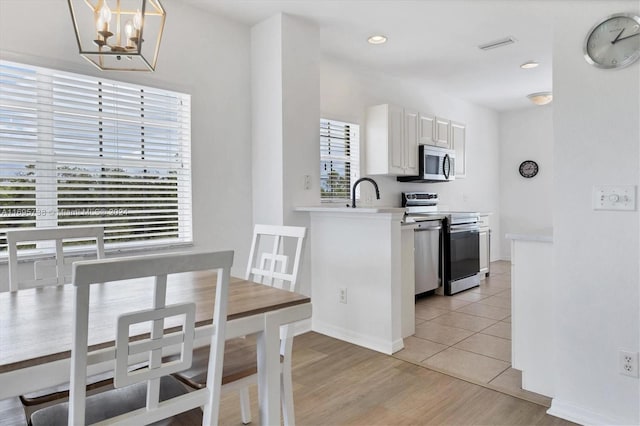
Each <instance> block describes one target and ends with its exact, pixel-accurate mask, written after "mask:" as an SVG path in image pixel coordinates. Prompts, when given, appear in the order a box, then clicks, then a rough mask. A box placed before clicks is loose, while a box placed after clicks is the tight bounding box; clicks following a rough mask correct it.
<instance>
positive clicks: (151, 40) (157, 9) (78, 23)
mask: <svg viewBox="0 0 640 426" xmlns="http://www.w3.org/2000/svg"><path fill="white" fill-rule="evenodd" d="M68 2H69V10H70V11H71V19H72V20H73V26H74V29H75V31H76V39H77V41H78V49H79V50H80V54H81V55H82V56H83V57H84V58H85V59H87V60H88V61H89V62H91V63H92V64H93V65H95V66H96V67H98V68H100V69H101V70H119V71H154V70H155V68H156V61H157V60H158V51H159V50H160V40H161V39H162V30H163V29H164V21H165V18H166V12H165V10H164V9H163V7H162V5H161V4H160V0H68Z"/></svg>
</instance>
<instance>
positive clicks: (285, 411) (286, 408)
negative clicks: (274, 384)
mask: <svg viewBox="0 0 640 426" xmlns="http://www.w3.org/2000/svg"><path fill="white" fill-rule="evenodd" d="M280 393H281V395H280V397H281V399H282V416H283V417H284V419H283V420H284V425H285V426H295V424H296V418H295V415H294V412H293V383H292V382H291V370H289V369H286V368H285V369H284V370H283V371H282V375H281V378H280Z"/></svg>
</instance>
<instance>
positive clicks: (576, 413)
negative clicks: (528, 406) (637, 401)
mask: <svg viewBox="0 0 640 426" xmlns="http://www.w3.org/2000/svg"><path fill="white" fill-rule="evenodd" d="M547 414H549V415H551V416H556V417H560V418H561V419H565V420H569V421H570V422H574V423H578V424H582V425H623V424H630V422H629V421H624V420H622V419H616V418H613V417H609V416H606V415H603V414H600V413H596V412H595V411H592V410H590V409H589V408H585V407H582V406H579V405H576V404H573V403H571V402H567V401H559V400H558V398H553V400H552V401H551V408H549V409H548V410H547Z"/></svg>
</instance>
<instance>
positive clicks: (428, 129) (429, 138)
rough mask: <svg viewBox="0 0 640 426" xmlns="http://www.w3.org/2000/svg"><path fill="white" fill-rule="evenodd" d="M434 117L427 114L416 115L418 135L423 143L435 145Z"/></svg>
mask: <svg viewBox="0 0 640 426" xmlns="http://www.w3.org/2000/svg"><path fill="white" fill-rule="evenodd" d="M434 132H435V117H434V116H433V115H429V114H423V113H420V114H419V115H418V137H419V140H420V143H421V144H423V145H435V141H434Z"/></svg>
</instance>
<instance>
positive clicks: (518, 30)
mask: <svg viewBox="0 0 640 426" xmlns="http://www.w3.org/2000/svg"><path fill="white" fill-rule="evenodd" d="M186 2H188V3H190V4H192V5H193V6H196V7H198V8H202V9H206V10H209V11H211V12H213V13H216V14H218V15H223V16H227V17H229V18H231V19H233V20H236V21H239V22H242V23H245V24H248V25H253V24H255V23H257V22H260V21H262V20H264V19H266V18H268V17H270V16H272V15H274V14H276V13H278V12H284V13H289V14H292V15H298V16H301V17H305V18H307V19H310V20H313V21H315V22H317V23H318V25H319V27H320V40H321V41H320V44H321V49H322V53H323V54H324V55H328V56H332V57H336V58H338V59H339V60H342V61H346V62H350V63H352V64H353V65H354V66H357V67H361V68H367V69H374V70H377V71H380V72H384V73H386V74H390V75H393V76H396V77H401V78H417V79H421V80H423V81H424V82H425V84H428V85H429V86H430V87H433V88H435V89H437V90H440V91H442V92H444V93H447V94H449V95H451V96H454V97H457V98H461V99H465V100H467V101H469V102H473V103H476V104H480V105H484V106H487V107H489V108H493V109H495V110H499V111H505V110H511V109H518V108H523V107H528V106H530V105H531V104H530V102H529V101H528V100H527V99H526V95H527V94H529V93H533V92H541V91H550V90H551V78H552V77H551V59H552V55H551V41H552V37H553V34H552V25H551V13H552V11H553V3H554V2H553V1H533V0H466V1H459V0H377V1H375V0H345V1H338V0H285V1H275V0H274V1H272V0H186ZM373 34H384V35H386V36H387V37H388V38H389V41H388V42H387V43H386V44H383V45H378V46H374V45H370V44H368V43H367V38H368V37H369V36H370V35H373ZM506 36H513V37H514V38H515V39H516V40H517V41H516V43H515V44H512V45H509V46H505V47H500V48H497V49H493V50H489V51H482V50H480V49H478V47H477V46H478V45H480V44H484V43H486V42H491V41H494V40H497V39H501V38H504V37H506ZM528 60H535V61H537V62H539V63H540V66H539V67H538V68H535V69H532V70H522V69H520V67H519V66H520V64H522V63H523V62H526V61H528Z"/></svg>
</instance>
